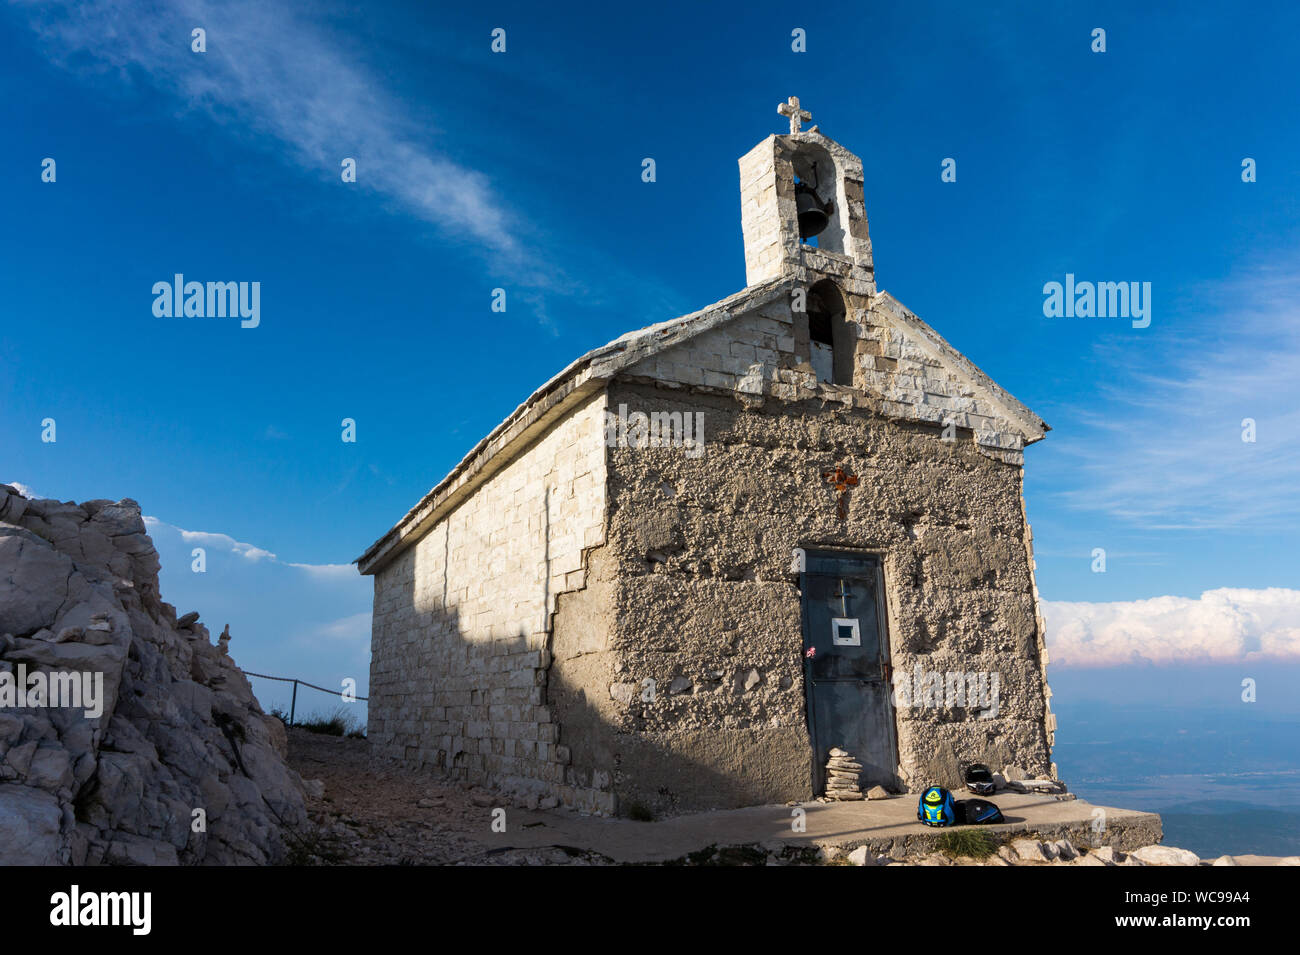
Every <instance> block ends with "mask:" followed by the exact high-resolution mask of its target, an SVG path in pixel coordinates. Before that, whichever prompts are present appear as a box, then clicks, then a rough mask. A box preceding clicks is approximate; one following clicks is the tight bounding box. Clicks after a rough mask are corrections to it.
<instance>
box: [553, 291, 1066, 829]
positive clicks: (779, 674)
mask: <svg viewBox="0 0 1300 955" xmlns="http://www.w3.org/2000/svg"><path fill="white" fill-rule="evenodd" d="M741 321H742V322H748V323H749V324H748V325H747V326H742V327H749V328H751V329H755V330H758V331H760V332H763V333H764V334H766V332H765V331H764V330H765V329H766V328H767V326H766V325H764V324H763V323H764V322H765V321H772V320H771V319H765V318H763V317H761V316H760V317H755V318H752V319H742V320H741ZM775 331H776V330H775V329H773V332H775ZM704 354H707V352H706V353H704ZM748 357H749V356H748V354H746V355H744V356H741V358H740V360H742V361H743V360H747V359H748ZM662 361H663V359H660V362H661V364H660V365H659V369H660V370H661V371H662V370H664V367H663V364H662ZM670 370H671V369H670ZM742 398H743V396H742ZM609 403H610V407H611V408H617V407H618V406H619V405H620V404H626V405H627V407H628V409H629V411H638V410H639V411H642V412H646V413H650V412H652V411H661V412H672V411H677V412H682V413H695V412H700V413H703V415H704V423H705V430H704V443H705V447H704V451H703V453H702V454H700V455H699V456H697V457H691V456H688V455H687V454H684V453H683V449H681V448H674V447H660V448H641V449H637V448H632V447H627V448H614V449H611V451H610V457H609V485H610V491H609V494H610V499H609V502H610V524H609V533H608V544H607V545H606V547H604V548H602V549H601V550H599V551H597V552H595V553H593V555H592V559H591V563H590V566H591V567H592V568H593V570H592V573H593V578H596V577H598V578H599V579H600V580H601V581H602V582H603V586H605V587H607V588H608V589H609V593H610V599H611V600H612V601H613V612H612V615H611V621H612V627H611V629H610V630H609V633H608V635H607V637H605V638H604V644H603V647H602V646H593V647H589V648H588V650H589V652H588V654H586V655H585V656H584V657H583V659H584V660H585V661H586V662H585V664H584V666H585V668H586V669H585V672H584V673H583V674H582V677H581V681H582V682H584V683H585V684H586V687H587V688H586V690H585V691H584V692H585V697H586V698H585V700H584V701H583V703H582V706H583V710H584V712H585V713H586V716H585V717H584V724H583V725H584V729H585V732H584V733H583V734H582V739H581V740H576V739H574V738H573V737H571V736H570V732H569V731H570V722H569V719H568V717H567V716H566V715H563V714H561V716H560V719H561V721H562V723H563V725H564V727H565V730H564V733H565V737H566V740H573V742H572V747H573V751H572V765H571V767H570V773H571V776H572V777H573V778H576V779H578V780H584V779H585V780H589V781H590V780H595V781H596V782H597V783H601V784H606V785H608V786H609V788H610V789H611V790H612V791H614V792H615V793H616V794H617V796H618V798H619V801H620V803H621V804H623V805H624V806H626V805H629V804H631V803H637V802H639V803H643V804H645V805H647V806H649V807H652V808H654V809H656V810H667V809H692V808H706V807H715V806H733V805H744V804H751V803H756V802H779V801H784V800H789V799H804V798H807V797H809V796H810V795H811V791H810V785H811V780H810V775H811V774H810V769H811V767H810V765H809V763H810V744H809V740H808V734H807V729H806V719H805V716H804V697H803V686H802V670H801V651H802V635H801V630H800V616H799V611H800V605H799V593H798V587H797V578H796V577H794V576H793V575H792V574H791V572H790V564H791V553H792V550H793V549H794V548H796V547H818V546H820V547H829V548H844V549H858V550H863V551H869V552H876V553H879V554H881V555H883V558H884V572H885V588H886V596H887V603H888V623H889V639H890V646H891V653H892V662H893V665H894V668H895V672H896V673H897V672H899V671H906V672H908V673H912V672H914V671H915V668H916V667H917V666H920V667H921V668H922V671H923V672H924V673H930V672H938V673H949V672H962V673H966V672H972V671H983V672H986V673H989V674H992V673H996V674H998V677H999V692H1000V706H999V710H998V714H997V716H996V717H995V718H991V719H986V718H981V717H980V714H979V713H978V712H976V711H975V710H973V709H971V708H965V707H956V706H946V705H942V706H938V707H925V706H916V707H904V708H900V710H899V711H898V713H897V724H898V742H899V762H900V780H899V782H900V784H902V785H906V786H910V787H911V788H912V789H916V788H918V787H921V786H924V785H927V784H931V783H939V784H944V785H948V786H956V785H958V784H959V783H960V777H959V774H960V771H961V769H962V767H963V766H964V765H965V764H968V763H970V762H984V763H988V764H990V765H993V766H1002V765H1006V764H1013V765H1019V766H1022V767H1024V768H1025V769H1026V770H1027V771H1028V772H1029V773H1030V774H1031V775H1033V774H1040V773H1047V772H1049V770H1050V756H1049V743H1048V737H1047V722H1048V713H1047V709H1046V700H1045V692H1044V691H1045V686H1044V683H1043V677H1042V666H1041V661H1040V647H1041V643H1040V641H1041V632H1040V628H1039V625H1038V623H1037V622H1036V619H1035V603H1034V598H1035V595H1034V591H1033V584H1032V576H1031V569H1030V564H1029V553H1028V549H1027V541H1026V526H1025V522H1024V520H1023V511H1022V505H1021V496H1020V494H1021V472H1020V469H1019V467H1018V465H1016V464H1014V463H1008V462H1005V461H1002V460H999V459H998V458H997V457H996V456H994V457H990V456H989V455H988V454H986V453H984V452H983V450H982V449H981V448H980V447H979V446H978V445H977V444H975V443H974V442H972V441H970V440H966V441H957V442H945V441H943V440H941V439H940V434H939V429H938V428H937V427H935V426H931V425H928V424H924V423H917V422H907V421H897V420H893V419H889V418H886V417H884V416H882V415H881V414H879V413H878V412H876V411H873V410H871V409H870V408H866V407H861V406H855V405H854V404H853V403H852V402H849V403H840V402H835V401H827V400H824V398H809V399H803V400H798V401H793V402H787V401H781V400H772V399H771V398H766V399H762V398H760V397H755V398H753V399H750V400H748V401H739V400H737V398H735V397H731V396H726V395H721V394H719V395H709V394H706V393H703V392H700V391H693V390H688V389H683V388H680V387H665V386H663V385H655V384H652V383H645V382H642V383H638V382H626V383H616V384H614V385H612V386H611V389H610V395H609ZM837 464H843V465H844V466H845V467H846V468H847V469H848V470H850V471H851V472H853V473H854V474H856V475H858V476H859V477H860V481H861V483H860V484H859V485H858V486H857V487H856V488H855V489H854V490H853V491H852V493H851V495H850V504H849V510H848V520H847V521H846V522H844V523H841V522H840V521H839V520H838V519H837V517H836V508H835V494H834V492H833V491H832V489H830V488H829V487H828V486H827V484H826V482H825V481H824V480H823V479H822V474H823V472H825V471H828V470H830V469H833V468H834V467H835V466H836V465H837ZM593 583H594V580H593ZM567 599H569V598H566V600H567ZM580 616H581V615H580V614H579V615H577V616H575V620H576V619H578V617H580ZM565 623H566V620H565V607H564V603H563V602H562V604H561V613H560V615H559V616H558V617H557V620H556V626H557V647H558V646H559V641H560V639H561V638H560V633H561V626H562V624H565ZM647 679H650V680H653V681H654V687H655V693H654V696H653V699H650V700H647V699H645V698H644V697H645V688H646V687H647V685H648V684H647V683H646V680H647ZM578 695H579V694H578V693H577V692H574V691H571V692H570V693H569V699H570V701H571V702H572V701H574V700H576V699H577V697H578ZM575 708H576V707H570V709H575Z"/></svg>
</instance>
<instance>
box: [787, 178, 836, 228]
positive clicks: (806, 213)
mask: <svg viewBox="0 0 1300 955" xmlns="http://www.w3.org/2000/svg"><path fill="white" fill-rule="evenodd" d="M834 208H835V206H834V204H832V203H830V202H827V203H825V204H823V203H822V201H821V200H820V199H819V198H817V191H816V190H815V189H814V188H813V187H812V186H810V185H808V184H807V183H806V182H797V183H795V186H794V209H795V215H796V216H797V217H798V221H799V238H801V239H811V238H812V237H813V236H815V235H817V234H818V233H819V232H821V231H822V230H823V229H825V228H826V226H827V225H829V224H830V221H831V217H830V213H831V211H832V210H833V209H834Z"/></svg>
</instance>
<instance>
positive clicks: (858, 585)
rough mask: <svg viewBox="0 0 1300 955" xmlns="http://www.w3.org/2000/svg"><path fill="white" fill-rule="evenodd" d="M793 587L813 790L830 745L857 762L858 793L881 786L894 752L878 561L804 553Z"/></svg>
mask: <svg viewBox="0 0 1300 955" xmlns="http://www.w3.org/2000/svg"><path fill="white" fill-rule="evenodd" d="M800 585H801V589H802V591H803V646H804V690H805V693H806V694H807V703H808V729H809V733H810V734H811V736H812V742H813V751H814V754H815V759H814V767H813V787H814V791H815V792H817V793H819V794H820V793H821V792H823V791H824V789H825V785H826V782H825V775H826V761H827V760H828V759H829V758H830V751H831V749H832V748H833V747H839V748H841V749H845V750H848V752H849V753H851V754H852V755H853V756H854V757H855V758H856V759H857V760H858V762H860V763H861V764H862V774H861V776H860V778H859V784H860V785H861V786H862V790H863V792H865V791H866V790H867V789H869V788H870V787H871V786H874V785H877V784H880V785H883V786H885V787H887V788H888V787H890V786H891V785H893V783H894V775H895V769H896V767H897V765H898V753H897V746H896V743H895V732H894V708H893V703H892V701H891V698H890V679H889V677H890V670H889V641H888V639H887V635H886V631H885V624H884V620H885V609H884V608H885V601H884V581H883V577H882V574H881V568H880V559H879V558H878V557H876V556H874V555H866V554H846V553H836V552H832V551H807V552H806V553H805V555H804V570H803V572H802V574H801V575H800Z"/></svg>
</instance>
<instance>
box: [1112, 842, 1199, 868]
mask: <svg viewBox="0 0 1300 955" xmlns="http://www.w3.org/2000/svg"><path fill="white" fill-rule="evenodd" d="M1129 855H1130V856H1131V857H1134V858H1136V859H1137V860H1138V861H1139V862H1141V863H1142V864H1143V865H1200V863H1201V859H1200V856H1198V855H1197V854H1196V853H1195V852H1190V851H1188V850H1187V849H1175V848H1174V847H1173V846H1143V847H1142V848H1141V849H1134V850H1133V851H1132V852H1130V853H1129Z"/></svg>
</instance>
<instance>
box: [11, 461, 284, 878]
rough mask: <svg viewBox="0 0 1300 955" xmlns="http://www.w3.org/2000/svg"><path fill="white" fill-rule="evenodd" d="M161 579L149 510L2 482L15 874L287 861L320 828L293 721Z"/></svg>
mask: <svg viewBox="0 0 1300 955" xmlns="http://www.w3.org/2000/svg"><path fill="white" fill-rule="evenodd" d="M158 570H159V563H158V553H157V551H156V550H155V549H154V546H153V542H152V541H151V540H150V538H149V535H148V534H147V533H146V532H145V525H144V521H143V519H142V517H141V515H140V507H139V505H138V504H136V503H135V502H134V501H132V500H122V501H117V502H112V501H87V502H85V503H83V504H72V503H60V502H58V501H53V500H40V501H37V500H28V499H26V498H24V497H23V496H22V495H21V494H19V493H18V492H17V491H16V490H15V489H14V488H12V487H10V486H8V485H0V864H9V865H13V864H37V865H40V864H59V863H63V864H68V863H70V864H75V865H80V864H91V865H95V864H101V863H138V864H215V865H222V864H265V863H274V862H278V861H281V860H282V859H283V858H284V857H285V855H286V853H287V850H288V847H289V845H290V843H291V842H292V841H293V839H294V830H297V829H299V828H300V827H302V826H303V825H304V824H305V823H306V810H305V806H304V796H303V784H302V780H301V779H300V778H299V776H298V774H297V773H295V772H293V771H292V770H291V769H289V767H288V766H287V765H286V763H285V759H284V757H285V752H284V740H285V735H284V728H283V726H282V725H281V724H280V722H279V721H278V720H276V719H275V718H274V717H270V716H267V715H266V714H264V713H263V712H262V709H261V707H260V706H259V705H258V702H257V700H256V699H255V698H254V696H253V693H252V689H251V687H250V686H249V683H248V680H247V679H246V678H245V676H244V674H243V672H242V671H241V670H240V669H239V668H238V667H237V666H236V665H235V663H234V661H233V660H232V659H231V658H230V657H229V656H228V655H227V654H226V652H225V644H226V642H227V641H228V640H229V635H228V633H227V634H225V635H224V636H225V640H223V641H222V644H221V646H220V647H216V646H213V645H212V643H211V640H210V637H209V634H208V630H207V628H206V627H205V626H203V625H202V624H201V623H199V622H198V614H194V613H190V614H186V615H185V616H183V617H181V618H180V619H179V620H178V619H177V617H176V609H175V608H174V607H172V606H171V605H170V604H166V603H163V601H162V600H161V598H160V596H159V592H158ZM23 704H26V705H23ZM55 704H57V705H55ZM72 704H75V705H72Z"/></svg>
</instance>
